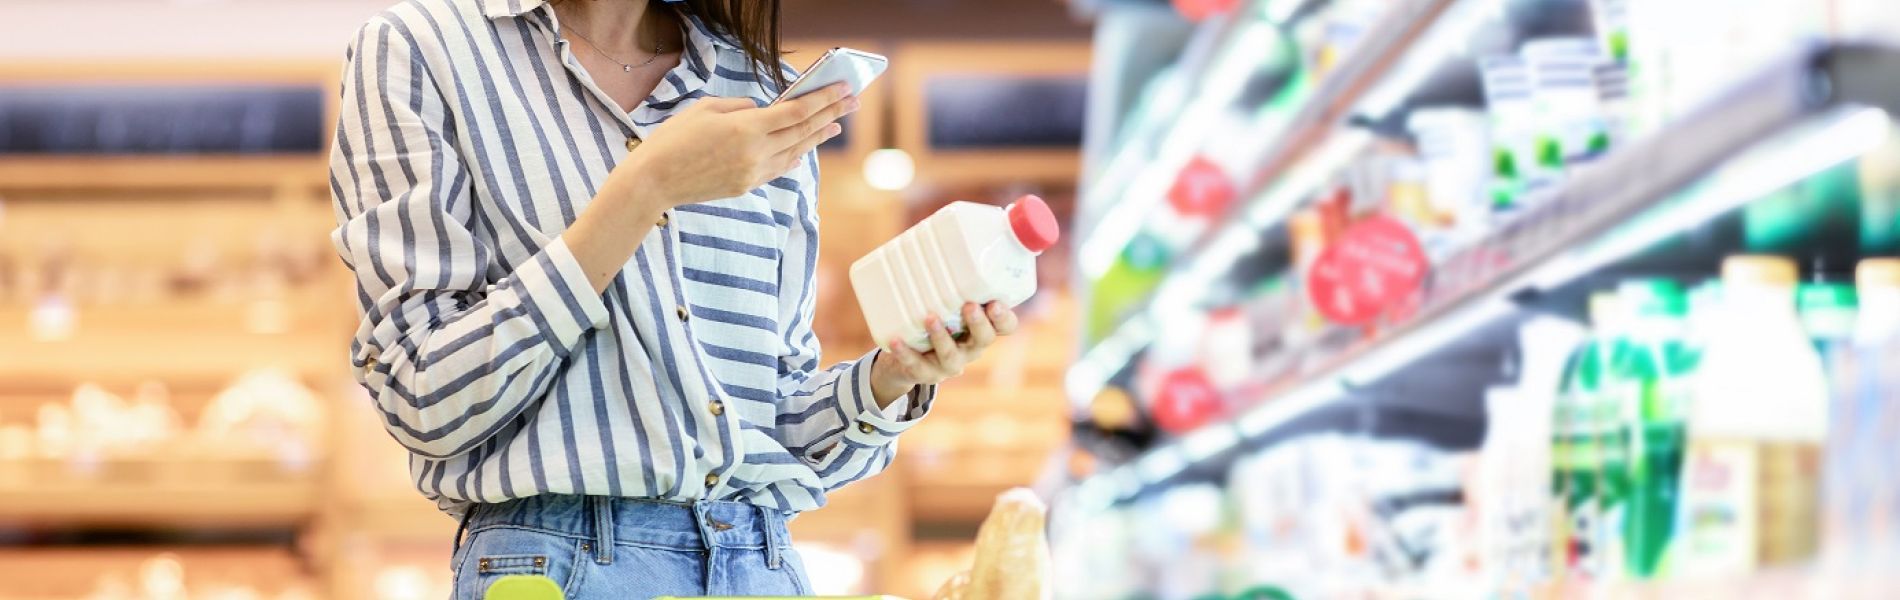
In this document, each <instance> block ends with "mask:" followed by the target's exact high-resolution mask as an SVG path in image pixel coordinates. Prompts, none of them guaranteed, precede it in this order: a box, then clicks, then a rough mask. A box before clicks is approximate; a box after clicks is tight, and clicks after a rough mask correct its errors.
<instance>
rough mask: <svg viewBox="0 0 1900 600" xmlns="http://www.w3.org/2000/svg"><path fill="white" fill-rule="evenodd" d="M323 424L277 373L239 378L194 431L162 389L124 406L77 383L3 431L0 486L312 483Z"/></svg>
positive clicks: (297, 388) (152, 384) (318, 408)
mask: <svg viewBox="0 0 1900 600" xmlns="http://www.w3.org/2000/svg"><path fill="white" fill-rule="evenodd" d="M323 419H324V414H323V408H322V404H321V402H320V401H319V400H318V397H317V395H316V394H315V393H314V392H312V391H311V390H310V389H309V388H307V387H305V386H304V385H303V384H302V383H300V382H298V381H297V380H296V379H295V378H293V377H291V376H290V375H289V374H287V373H284V372H282V371H276V370H260V371H254V372H250V373H246V374H244V375H242V376H241V377H239V378H238V379H237V380H236V381H234V382H232V384H231V385H230V386H229V387H227V388H226V389H225V390H224V391H222V392H219V393H218V394H217V395H216V396H215V397H214V398H212V399H211V400H210V401H209V402H208V403H206V404H205V405H204V406H203V407H202V409H201V410H199V411H198V414H197V417H196V425H195V426H192V427H186V426H185V425H183V422H184V419H183V418H182V417H181V416H180V414H179V412H178V410H177V407H176V403H175V402H174V401H173V400H172V399H171V394H170V392H169V391H168V390H167V388H166V386H165V385H164V384H162V383H159V382H156V381H147V382H144V383H142V384H140V385H139V386H138V387H137V390H136V393H135V395H134V397H133V399H131V400H127V399H126V398H124V397H122V396H119V395H117V394H114V393H112V392H109V391H107V390H106V389H105V388H103V387H101V386H99V385H97V384H93V383H86V384H81V385H80V386H79V387H78V388H77V389H75V390H74V391H73V395H72V398H71V400H69V401H68V402H66V403H57V402H49V403H45V404H41V405H39V407H38V409H37V419H36V421H35V422H34V423H33V424H31V425H28V424H26V423H18V422H16V423H7V424H4V425H0V485H4V486H6V487H22V488H37V487H42V486H45V485H48V484H50V483H51V482H53V481H66V480H110V481H115V482H118V483H141V482H143V483H162V484H180V483H186V482H191V483H195V484H204V483H206V482H213V481H216V482H222V484H227V485H228V484H240V483H250V482H257V481H259V478H266V479H281V478H301V477H310V476H313V473H314V470H315V466H316V462H317V461H318V460H319V459H321V458H322V456H323V453H324V448H325V447H326V445H325V441H324V437H323V436H324V432H325V431H326V430H325V428H324V420H323Z"/></svg>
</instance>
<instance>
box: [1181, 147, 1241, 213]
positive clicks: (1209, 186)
mask: <svg viewBox="0 0 1900 600" xmlns="http://www.w3.org/2000/svg"><path fill="white" fill-rule="evenodd" d="M1235 194H1236V192H1235V190H1234V180H1233V179H1231V178H1229V177H1228V176H1227V173H1226V172H1225V171H1222V170H1221V168H1220V165H1217V164H1214V163H1213V162H1212V161H1209V160H1207V159H1206V158H1203V157H1199V156H1196V157H1194V159H1193V160H1190V161H1188V164H1187V166H1186V167H1184V168H1182V169H1181V173H1180V174H1178V175H1176V176H1175V178H1174V185H1173V186H1171V187H1169V188H1168V204H1169V205H1171V206H1173V207H1174V210H1175V211H1176V212H1179V213H1181V214H1183V215H1188V216H1198V217H1219V216H1221V215H1224V214H1227V207H1228V206H1231V205H1233V203H1234V196H1235Z"/></svg>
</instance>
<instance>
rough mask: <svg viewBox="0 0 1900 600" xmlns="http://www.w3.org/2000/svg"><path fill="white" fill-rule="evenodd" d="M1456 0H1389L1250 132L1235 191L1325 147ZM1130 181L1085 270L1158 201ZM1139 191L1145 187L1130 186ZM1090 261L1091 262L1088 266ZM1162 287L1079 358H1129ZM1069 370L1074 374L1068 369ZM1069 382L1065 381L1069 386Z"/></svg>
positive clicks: (1132, 232) (1176, 166)
mask: <svg viewBox="0 0 1900 600" xmlns="http://www.w3.org/2000/svg"><path fill="white" fill-rule="evenodd" d="M1458 1H1459V0H1402V1H1400V2H1395V3H1394V6H1392V8H1391V9H1390V11H1389V12H1388V13H1387V14H1386V15H1385V16H1384V17H1382V18H1381V19H1380V20H1379V21H1378V23H1377V24H1376V25H1375V26H1374V27H1373V28H1372V29H1371V30H1370V32H1369V33H1368V34H1367V35H1366V37H1365V39H1364V40H1363V41H1362V42H1361V43H1360V44H1359V45H1358V46H1357V47H1355V48H1354V49H1353V51H1352V52H1351V53H1349V54H1348V55H1346V57H1345V58H1344V61H1343V62H1342V63H1341V64H1340V65H1339V66H1337V67H1335V68H1334V69H1333V70H1332V71H1331V72H1329V73H1327V75H1326V77H1325V79H1324V80H1323V81H1322V82H1320V83H1319V84H1318V85H1316V86H1314V88H1313V90H1314V91H1313V93H1312V94H1311V95H1310V96H1309V97H1308V98H1306V100H1305V101H1304V102H1302V103H1301V105H1300V108H1299V109H1298V111H1296V112H1295V113H1294V116H1293V117H1292V118H1290V119H1288V120H1287V121H1286V122H1285V124H1284V125H1283V126H1281V127H1279V128H1278V130H1277V131H1271V132H1257V133H1258V135H1259V137H1260V138H1261V139H1267V140H1271V141H1269V142H1268V143H1267V146H1266V147H1265V149H1263V150H1262V151H1261V153H1260V154H1259V155H1258V156H1259V161H1258V167H1257V168H1255V169H1254V170H1253V171H1252V174H1251V175H1250V176H1249V177H1247V181H1246V182H1245V186H1244V187H1242V188H1241V189H1240V193H1239V194H1238V197H1240V198H1254V197H1256V196H1259V195H1261V194H1262V193H1263V192H1265V191H1266V190H1267V189H1269V188H1270V187H1272V185H1273V183H1274V182H1276V181H1279V180H1281V179H1283V178H1285V177H1286V176H1287V174H1288V172H1289V171H1291V170H1293V169H1296V168H1298V167H1299V166H1300V164H1301V163H1302V162H1304V159H1305V157H1308V156H1311V155H1313V154H1316V153H1328V152H1329V150H1328V149H1326V148H1324V147H1323V145H1326V144H1327V143H1328V142H1327V140H1328V138H1330V137H1332V133H1333V132H1334V131H1336V130H1337V128H1338V126H1339V125H1340V124H1341V123H1344V122H1345V120H1346V118H1347V117H1348V116H1349V114H1350V112H1351V111H1352V109H1353V107H1354V106H1356V105H1358V104H1359V103H1360V102H1361V101H1362V100H1363V98H1364V97H1365V95H1366V94H1367V93H1369V92H1370V91H1371V90H1372V89H1373V88H1374V86H1375V85H1376V84H1377V83H1378V82H1379V81H1381V80H1382V79H1383V78H1385V77H1386V76H1387V74H1388V72H1389V71H1390V70H1391V69H1392V68H1394V67H1395V66H1396V65H1397V64H1398V63H1399V62H1400V60H1399V59H1400V56H1401V54H1402V53H1403V52H1404V51H1406V50H1407V49H1408V48H1410V47H1412V45H1413V43H1414V42H1415V41H1417V40H1418V38H1419V37H1420V36H1422V35H1425V34H1426V33H1427V31H1429V30H1430V29H1431V28H1432V27H1433V25H1434V24H1435V23H1436V22H1437V20H1438V19H1439V18H1440V16H1441V15H1443V14H1445V13H1446V11H1447V10H1449V9H1451V7H1452V6H1453V5H1454V4H1456V3H1457V2H1458ZM1213 76H1225V77H1239V76H1238V75H1237V74H1233V73H1214V74H1210V75H1205V77H1213ZM1176 154H1178V156H1165V155H1164V156H1161V157H1159V158H1158V159H1157V160H1155V161H1153V162H1151V163H1149V164H1147V165H1144V166H1142V167H1140V168H1136V169H1118V168H1114V167H1115V165H1116V163H1111V168H1108V169H1104V172H1105V173H1110V174H1113V173H1118V172H1123V173H1134V174H1135V175H1133V176H1131V177H1130V178H1129V179H1128V181H1131V182H1139V181H1144V180H1146V181H1165V180H1166V179H1167V176H1168V175H1170V174H1172V173H1174V172H1177V171H1179V170H1181V168H1182V166H1183V165H1185V164H1186V163H1187V162H1188V159H1189V156H1188V155H1189V154H1190V152H1188V151H1181V152H1178V153H1176ZM1120 158H1121V156H1118V157H1117V159H1118V160H1119V159H1120ZM1102 187H1108V186H1102ZM1130 187H1131V188H1132V189H1131V191H1129V192H1123V194H1124V196H1125V197H1124V198H1122V199H1121V200H1120V201H1119V202H1116V203H1115V204H1113V205H1112V206H1111V207H1110V208H1109V209H1107V211H1106V213H1107V214H1105V215H1104V216H1103V217H1102V218H1101V220H1100V222H1099V224H1098V226H1097V227H1096V228H1095V229H1094V230H1093V231H1092V232H1090V235H1089V237H1087V238H1085V239H1083V240H1082V241H1080V242H1078V245H1077V248H1078V255H1079V258H1080V261H1081V265H1082V266H1083V268H1084V272H1085V273H1091V274H1092V275H1099V274H1100V273H1101V272H1102V271H1103V270H1106V266H1103V265H1106V263H1107V262H1108V261H1107V260H1104V259H1098V258H1091V257H1098V256H1112V255H1114V254H1115V253H1119V252H1120V251H1121V250H1122V248H1123V247H1124V246H1127V245H1128V243H1129V242H1130V240H1132V239H1134V237H1135V236H1136V234H1137V231H1138V229H1139V227H1140V224H1141V222H1142V221H1143V220H1144V219H1143V218H1142V213H1144V212H1148V211H1152V210H1153V209H1154V208H1155V207H1157V206H1159V205H1160V204H1161V196H1162V195H1164V194H1165V193H1166V189H1167V186H1166V185H1165V184H1163V185H1159V186H1150V188H1149V189H1145V190H1144V189H1142V188H1140V187H1139V186H1138V184H1136V185H1131V186H1130ZM1116 189H1119V188H1116ZM1138 191H1139V192H1145V193H1137V192H1138ZM1248 204H1249V203H1248V202H1238V203H1236V206H1235V207H1234V208H1233V209H1232V210H1230V211H1229V213H1230V214H1229V215H1227V216H1226V217H1227V218H1224V219H1216V220H1215V221H1214V222H1216V223H1221V222H1230V221H1232V220H1233V218H1234V217H1236V216H1241V217H1244V216H1245V215H1244V214H1243V213H1245V212H1246V211H1247V210H1249V209H1248V208H1247V206H1248ZM1118 223H1119V224H1121V227H1120V228H1119V229H1118V228H1117V227H1116V226H1115V225H1116V224H1118ZM1219 232H1220V229H1218V228H1217V229H1216V230H1215V232H1214V235H1208V236H1205V237H1204V239H1202V240H1200V241H1199V242H1198V243H1196V244H1194V245H1193V246H1191V247H1190V248H1189V249H1188V250H1187V251H1185V252H1184V253H1183V254H1182V257H1181V259H1179V260H1177V261H1175V263H1174V265H1173V266H1174V267H1175V268H1179V267H1180V266H1181V265H1185V264H1192V263H1193V261H1195V260H1197V257H1200V256H1202V255H1204V254H1206V253H1207V252H1208V246H1209V245H1210V244H1213V243H1215V240H1217V239H1218V238H1219V235H1218V233H1219ZM1091 264H1096V265H1098V266H1096V267H1090V265H1091ZM1165 289H1166V284H1165V282H1164V287H1162V288H1158V289H1156V290H1155V291H1154V292H1153V293H1151V294H1149V295H1148V298H1147V300H1146V301H1144V302H1142V303H1141V304H1140V305H1139V306H1137V307H1136V308H1135V309H1134V310H1133V311H1131V312H1130V313H1129V315H1130V316H1129V317H1127V318H1126V320H1124V321H1123V322H1122V323H1121V324H1120V325H1119V326H1118V327H1116V328H1115V329H1114V330H1113V331H1112V332H1111V333H1110V334H1109V335H1107V336H1105V337H1103V338H1102V339H1100V340H1097V341H1095V342H1094V343H1093V344H1091V345H1090V346H1089V347H1088V348H1086V349H1084V351H1083V356H1084V360H1083V362H1082V364H1096V363H1118V364H1119V363H1126V362H1127V361H1128V360H1129V359H1130V358H1132V357H1133V356H1134V354H1135V352H1137V351H1138V350H1139V347H1140V346H1143V345H1145V344H1146V343H1147V342H1146V341H1145V340H1144V341H1140V342H1131V341H1130V340H1131V339H1139V338H1148V339H1151V338H1152V336H1153V333H1154V332H1153V330H1152V324H1150V323H1147V322H1146V319H1147V315H1148V314H1150V313H1152V312H1153V307H1154V305H1155V303H1156V300H1157V299H1158V298H1160V297H1161V294H1162V292H1163V291H1164V290H1165ZM1110 357H1112V358H1110ZM1070 376H1071V377H1073V376H1074V374H1073V373H1072V374H1071V375H1070ZM1106 377H1107V374H1106V373H1102V374H1100V376H1099V377H1096V379H1099V380H1101V381H1105V380H1106ZM1073 387H1074V386H1073V385H1072V386H1071V388H1073ZM1084 387H1093V388H1094V389H1091V390H1087V391H1086V392H1077V391H1076V390H1074V389H1071V390H1070V393H1069V396H1070V400H1071V401H1072V403H1074V404H1076V405H1077V406H1081V405H1083V403H1086V402H1087V401H1088V399H1089V397H1091V396H1093V395H1094V390H1095V389H1099V388H1100V381H1097V382H1095V383H1093V384H1092V385H1085V386H1084Z"/></svg>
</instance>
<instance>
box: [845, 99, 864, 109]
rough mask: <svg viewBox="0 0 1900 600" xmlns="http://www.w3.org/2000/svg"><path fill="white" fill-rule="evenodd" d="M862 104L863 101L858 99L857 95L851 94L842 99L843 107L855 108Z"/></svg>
mask: <svg viewBox="0 0 1900 600" xmlns="http://www.w3.org/2000/svg"><path fill="white" fill-rule="evenodd" d="M863 105H864V101H862V100H858V97H857V96H852V97H850V98H846V99H845V100H844V107H845V108H846V109H849V110H857V109H858V107H859V106H863Z"/></svg>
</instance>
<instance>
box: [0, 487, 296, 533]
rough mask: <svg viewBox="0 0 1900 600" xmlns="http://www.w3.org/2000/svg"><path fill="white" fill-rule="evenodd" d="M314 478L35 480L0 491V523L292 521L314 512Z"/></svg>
mask: <svg viewBox="0 0 1900 600" xmlns="http://www.w3.org/2000/svg"><path fill="white" fill-rule="evenodd" d="M318 503H319V496H318V486H317V483H316V481H315V479H314V478H298V479H285V480H280V481H275V482H257V481H250V482H243V483H238V482H231V483H222V484H207V483H199V482H185V481H170V482H151V483H145V482H137V483H135V482H80V481H73V482H58V483H44V482H36V483H35V484H33V485H31V486H21V487H9V488H5V489H0V522H9V523H14V524H23V525H32V526H51V525H133V526H139V527H146V526H151V525H153V524H158V523H165V524H173V525H179V526H218V527H246V526H250V527H292V526H297V525H299V524H302V523H304V522H306V521H309V520H310V519H311V518H313V517H314V516H315V515H316V512H317V508H318Z"/></svg>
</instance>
